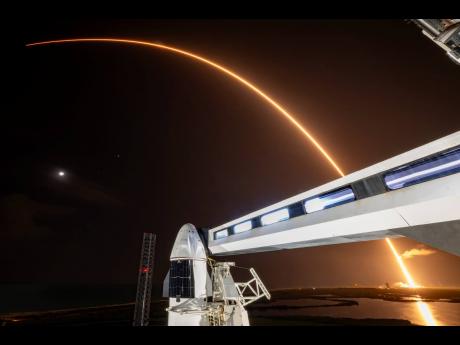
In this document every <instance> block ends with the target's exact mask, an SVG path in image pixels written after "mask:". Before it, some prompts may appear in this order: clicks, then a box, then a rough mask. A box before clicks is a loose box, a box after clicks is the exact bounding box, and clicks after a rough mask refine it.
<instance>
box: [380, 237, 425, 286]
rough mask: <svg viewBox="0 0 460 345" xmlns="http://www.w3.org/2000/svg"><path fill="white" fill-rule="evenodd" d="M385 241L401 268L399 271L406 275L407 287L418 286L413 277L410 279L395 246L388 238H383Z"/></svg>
mask: <svg viewBox="0 0 460 345" xmlns="http://www.w3.org/2000/svg"><path fill="white" fill-rule="evenodd" d="M385 241H387V243H388V246H389V247H390V249H391V251H392V252H393V255H394V256H395V259H396V261H397V262H398V265H399V267H400V268H401V271H402V272H403V274H404V276H405V277H406V280H407V283H408V284H409V287H411V288H416V287H419V286H418V285H417V284H415V281H414V279H412V276H411V275H410V273H409V271H408V270H407V268H406V265H404V262H403V261H402V259H401V257H400V256H399V254H398V252H397V251H396V248H395V247H394V246H393V243H392V242H391V240H390V239H389V238H385Z"/></svg>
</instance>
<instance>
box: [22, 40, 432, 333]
mask: <svg viewBox="0 0 460 345" xmlns="http://www.w3.org/2000/svg"><path fill="white" fill-rule="evenodd" d="M76 42H106V43H123V44H130V45H140V46H147V47H151V48H157V49H162V50H166V51H169V52H173V53H176V54H179V55H183V56H186V57H188V58H191V59H194V60H197V61H199V62H202V63H205V64H207V65H209V66H211V67H213V68H215V69H217V70H219V71H221V72H222V73H224V74H226V75H228V76H230V77H232V78H233V79H236V80H237V81H238V82H240V83H241V84H243V85H244V86H246V87H247V88H248V89H250V90H251V91H253V92H254V93H256V94H257V95H258V96H260V97H261V98H262V99H264V100H265V101H266V102H267V103H269V104H270V105H271V106H272V107H273V108H275V109H276V110H277V111H278V112H279V113H280V114H281V115H283V116H284V117H285V118H286V119H287V120H289V121H290V122H291V123H292V124H293V125H294V126H295V127H296V128H297V129H298V130H299V131H300V132H301V133H302V134H303V135H304V136H305V137H306V138H307V139H308V140H309V142H310V143H311V144H313V145H314V147H315V148H316V149H317V150H318V151H319V152H320V153H321V154H322V155H323V157H324V158H325V159H326V160H327V161H328V162H329V164H330V165H331V166H332V167H333V168H334V169H335V170H336V171H337V172H338V174H339V175H340V176H345V175H344V173H343V172H342V170H341V169H340V168H339V166H338V165H337V163H336V162H335V161H334V160H333V159H332V157H331V156H330V155H329V154H328V153H327V151H326V150H325V149H324V148H323V147H322V146H321V145H320V143H319V142H318V141H317V140H316V139H315V138H314V137H313V136H312V135H311V134H310V133H309V132H308V131H307V130H306V129H305V128H304V127H303V126H302V125H301V124H300V122H299V121H298V120H296V119H295V118H294V117H293V116H292V115H291V114H290V113H289V112H288V111H287V110H285V109H284V108H283V107H282V106H281V105H280V104H279V103H277V102H276V101H274V100H273V99H272V98H271V97H270V96H268V95H267V94H266V93H265V92H263V91H262V90H261V89H259V88H258V87H257V86H255V85H254V84H253V83H251V82H249V81H248V80H246V79H244V78H243V77H241V76H240V75H238V74H237V73H235V72H233V71H231V70H229V69H227V68H226V67H224V66H222V65H220V64H218V63H216V62H214V61H211V60H209V59H207V58H204V57H202V56H200V55H197V54H194V53H192V52H189V51H186V50H182V49H179V48H175V47H172V46H167V45H163V44H158V43H153V42H148V41H138V40H130V39H119V38H73V39H62V40H52V41H43V42H35V43H29V44H26V46H27V47H32V46H41V45H50V44H63V43H76ZM385 240H386V242H387V244H388V246H389V247H390V249H391V251H392V252H393V254H394V256H395V258H396V261H397V263H398V265H399V267H400V268H401V271H402V273H403V274H404V276H405V278H406V280H407V282H408V285H409V286H410V287H412V288H416V287H418V285H417V284H416V283H415V281H414V280H413V279H412V277H411V275H410V273H409V271H408V270H407V268H406V266H405V265H404V262H403V261H402V259H401V257H400V256H399V255H398V253H397V251H396V249H395V247H394V246H393V244H392V242H391V240H390V239H388V238H386V239H385ZM417 306H418V308H419V311H420V313H421V315H422V316H423V318H424V320H425V323H426V324H427V325H437V323H436V320H435V319H434V318H433V316H432V314H431V311H430V309H429V306H428V305H427V304H426V303H424V302H422V301H417Z"/></svg>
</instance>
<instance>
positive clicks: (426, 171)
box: [384, 148, 460, 190]
mask: <svg viewBox="0 0 460 345" xmlns="http://www.w3.org/2000/svg"><path fill="white" fill-rule="evenodd" d="M458 172H460V148H458V149H455V150H453V151H450V152H447V153H444V154H442V155H439V156H437V157H433V158H430V159H427V160H425V161H422V162H419V163H415V164H412V165H410V166H408V167H404V168H402V169H398V170H396V171H393V172H390V173H388V174H386V175H385V177H384V180H385V184H386V185H387V187H388V188H389V189H391V190H394V189H399V188H403V187H407V186H411V185H414V184H417V183H421V182H425V181H429V180H433V179H436V178H439V177H442V176H447V175H450V174H455V173H458Z"/></svg>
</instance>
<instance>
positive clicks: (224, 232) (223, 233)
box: [214, 229, 228, 240]
mask: <svg viewBox="0 0 460 345" xmlns="http://www.w3.org/2000/svg"><path fill="white" fill-rule="evenodd" d="M227 236H228V229H224V230H219V231H216V232H215V233H214V239H215V240H218V239H220V238H225V237H227Z"/></svg>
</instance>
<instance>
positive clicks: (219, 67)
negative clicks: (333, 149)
mask: <svg viewBox="0 0 460 345" xmlns="http://www.w3.org/2000/svg"><path fill="white" fill-rule="evenodd" d="M75 42H109V43H124V44H131V45H140V46H147V47H151V48H157V49H163V50H167V51H170V52H173V53H176V54H180V55H183V56H186V57H189V58H191V59H194V60H197V61H200V62H202V63H205V64H207V65H209V66H211V67H213V68H215V69H217V70H219V71H221V72H223V73H225V74H226V75H228V76H230V77H232V78H233V79H236V80H237V81H239V82H240V83H242V84H243V85H245V86H246V87H247V88H249V89H250V90H252V91H253V92H255V93H256V94H257V95H259V96H260V97H262V98H263V99H264V100H265V101H266V102H268V103H269V104H270V105H271V106H272V107H273V108H275V109H276V110H277V111H278V112H279V113H281V114H282V115H283V116H284V117H286V118H287V119H288V120H289V121H290V122H291V123H292V124H293V125H294V126H295V127H296V128H297V129H298V130H300V132H302V134H303V135H304V136H305V137H306V138H307V139H308V140H309V141H310V142H311V143H312V144H313V145H314V146H315V147H316V149H318V151H319V152H320V153H321V154H322V155H323V156H324V158H326V160H327V161H328V162H329V163H330V164H331V165H332V167H333V168H334V169H335V170H336V171H337V172H338V173H339V174H340V176H344V173H343V172H342V170H341V169H340V168H339V166H338V165H337V163H336V162H335V161H334V160H333V159H332V157H331V156H330V155H329V154H328V153H327V152H326V150H325V149H324V148H323V147H322V146H321V144H320V143H319V142H318V141H317V140H316V139H315V138H314V137H313V136H312V135H311V134H310V133H309V132H308V131H307V130H306V129H305V128H304V127H303V126H302V125H301V124H300V123H299V121H297V120H296V119H295V118H294V117H293V116H292V115H291V114H289V112H288V111H287V110H285V109H284V108H283V107H282V106H281V105H280V104H279V103H277V102H275V101H274V100H273V99H272V98H271V97H270V96H268V95H267V94H266V93H265V92H263V91H262V90H261V89H259V88H258V87H257V86H255V85H254V84H253V83H251V82H249V81H248V80H246V79H244V78H243V77H241V76H240V75H238V74H236V73H235V72H233V71H231V70H229V69H227V68H226V67H224V66H222V65H220V64H218V63H216V62H214V61H211V60H209V59H206V58H204V57H202V56H200V55H197V54H194V53H192V52H189V51H186V50H182V49H179V48H175V47H172V46H167V45H163V44H158V43H153V42H147V41H137V40H129V39H120V38H72V39H62V40H52V41H43V42H34V43H29V44H26V47H33V46H40V45H49V44H62V43H75Z"/></svg>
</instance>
